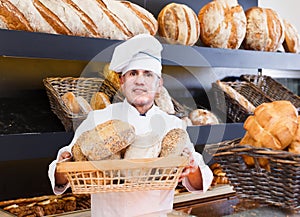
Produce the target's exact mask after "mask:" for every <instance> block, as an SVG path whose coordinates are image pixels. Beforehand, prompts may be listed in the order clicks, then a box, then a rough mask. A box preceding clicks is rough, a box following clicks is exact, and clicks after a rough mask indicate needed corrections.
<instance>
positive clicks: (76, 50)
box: [0, 30, 300, 70]
mask: <svg viewBox="0 0 300 217" xmlns="http://www.w3.org/2000/svg"><path fill="white" fill-rule="evenodd" d="M0 37H1V41H0V55H1V56H10V57H24V58H47V59H62V60H83V61H91V60H92V61H96V62H97V61H98V62H109V61H110V59H111V56H112V53H113V50H114V48H115V46H117V45H118V44H119V43H120V41H118V40H109V39H99V38H84V37H77V36H66V35H54V34H47V33H36V32H23V31H14V30H0ZM163 47H164V50H163V53H162V57H163V64H164V65H179V66H186V67H188V66H191V67H226V68H266V69H285V70H299V69H300V54H292V53H279V52H262V51H249V50H241V49H239V50H230V49H220V48H208V47H199V46H182V45H170V44H163Z"/></svg>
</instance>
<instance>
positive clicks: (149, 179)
mask: <svg viewBox="0 0 300 217" xmlns="http://www.w3.org/2000/svg"><path fill="white" fill-rule="evenodd" d="M186 165H188V157H186V156H170V157H159V158H147V159H131V160H129V159H122V160H103V161H81V162H62V163H58V165H57V171H58V172H65V173H67V177H68V180H69V182H70V185H71V188H72V192H73V193H74V194H91V193H99V192H125V191H145V190H170V189H175V187H176V185H177V182H178V179H179V177H180V175H181V173H182V170H183V168H184V167H185V166H186Z"/></svg>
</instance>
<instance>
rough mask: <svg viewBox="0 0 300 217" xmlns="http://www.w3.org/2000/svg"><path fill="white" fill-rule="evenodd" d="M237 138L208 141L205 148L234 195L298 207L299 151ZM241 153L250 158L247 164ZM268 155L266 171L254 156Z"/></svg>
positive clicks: (270, 203)
mask: <svg viewBox="0 0 300 217" xmlns="http://www.w3.org/2000/svg"><path fill="white" fill-rule="evenodd" d="M239 141H240V140H233V141H225V142H222V143H218V144H212V145H209V148H208V149H207V151H208V152H209V153H210V154H211V155H212V156H213V157H214V159H215V160H216V161H217V162H218V163H220V165H221V166H222V168H223V170H224V171H225V172H226V174H227V176H228V178H229V180H230V182H231V184H232V185H233V187H234V189H235V191H236V192H237V195H238V197H240V198H245V199H250V200H253V201H258V202H259V203H260V204H265V205H275V206H279V207H282V208H288V209H292V210H294V211H297V212H298V211H299V210H300V155H297V154H293V153H290V152H287V151H273V150H270V149H266V148H256V147H252V146H247V145H239ZM243 155H248V156H251V157H253V158H254V160H255V167H252V168H250V167H249V166H247V165H246V163H245V162H244V160H243V157H242V156H243ZM259 158H266V159H268V162H269V165H270V171H267V170H265V169H264V168H261V167H260V165H259V163H258V159H259Z"/></svg>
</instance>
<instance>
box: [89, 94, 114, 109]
mask: <svg viewBox="0 0 300 217" xmlns="http://www.w3.org/2000/svg"><path fill="white" fill-rule="evenodd" d="M90 104H91V107H92V109H93V110H99V109H104V108H106V107H107V106H109V105H110V104H111V103H110V101H109V98H108V96H107V95H106V94H105V93H103V92H96V93H94V94H93V96H92V98H91V102H90Z"/></svg>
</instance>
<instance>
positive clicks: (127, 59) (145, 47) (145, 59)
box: [109, 34, 163, 77]
mask: <svg viewBox="0 0 300 217" xmlns="http://www.w3.org/2000/svg"><path fill="white" fill-rule="evenodd" d="M162 49H163V48H162V45H161V44H160V42H159V41H158V40H157V39H156V38H155V37H153V36H152V35H149V34H140V35H136V36H134V37H132V38H130V39H128V40H127V41H125V42H123V43H122V44H120V45H118V46H117V47H116V48H115V50H114V53H113V56H112V59H111V62H110V66H109V69H110V70H112V71H115V72H121V73H122V75H124V74H125V73H126V72H128V71H129V70H134V69H136V70H138V69H142V70H149V71H152V72H154V73H155V74H157V75H158V76H159V77H161V69H162V65H161V51H162Z"/></svg>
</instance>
